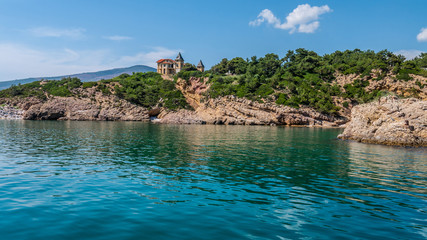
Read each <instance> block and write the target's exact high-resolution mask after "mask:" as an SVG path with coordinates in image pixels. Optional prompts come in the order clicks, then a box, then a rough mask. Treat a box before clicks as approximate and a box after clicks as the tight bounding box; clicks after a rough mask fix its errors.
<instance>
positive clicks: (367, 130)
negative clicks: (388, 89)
mask: <svg viewBox="0 0 427 240" xmlns="http://www.w3.org/2000/svg"><path fill="white" fill-rule="evenodd" d="M338 138H340V139H350V140H356V141H359V142H366V143H378V144H386V145H402V146H424V147H425V146H427V101H423V100H419V99H415V98H408V99H398V98H397V97H394V96H388V97H383V98H380V99H379V100H378V101H376V102H372V103H368V104H363V105H359V106H355V107H354V108H353V109H352V112H351V122H350V123H349V124H348V126H347V127H346V128H345V130H344V132H343V133H342V134H340V135H339V136H338Z"/></svg>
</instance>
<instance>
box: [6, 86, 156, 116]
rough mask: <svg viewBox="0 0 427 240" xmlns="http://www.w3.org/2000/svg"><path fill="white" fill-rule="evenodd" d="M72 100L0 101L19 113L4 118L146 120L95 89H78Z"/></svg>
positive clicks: (143, 111) (123, 102)
mask: <svg viewBox="0 0 427 240" xmlns="http://www.w3.org/2000/svg"><path fill="white" fill-rule="evenodd" d="M76 91H77V92H75V94H76V97H53V96H51V97H49V98H47V99H46V100H41V99H38V98H31V97H30V98H11V99H0V103H2V104H4V105H5V106H9V107H8V108H10V107H11V106H14V107H13V108H17V109H20V112H19V113H17V114H15V116H12V115H11V114H4V118H8V119H17V118H22V119H24V120H77V121H95V120H101V121H102V120H105V121H143V120H149V111H148V109H146V108H144V107H141V106H138V105H135V104H132V103H130V102H128V101H126V100H123V99H119V98H118V97H116V96H114V95H104V94H102V92H100V91H97V90H96V89H95V88H89V89H78V90H76Z"/></svg>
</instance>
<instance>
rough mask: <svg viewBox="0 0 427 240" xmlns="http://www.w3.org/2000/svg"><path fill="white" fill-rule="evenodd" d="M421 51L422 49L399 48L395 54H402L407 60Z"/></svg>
mask: <svg viewBox="0 0 427 240" xmlns="http://www.w3.org/2000/svg"><path fill="white" fill-rule="evenodd" d="M421 53H423V51H421V50H415V49H414V50H399V51H397V52H395V54H398V55H402V56H404V57H405V58H406V59H408V60H411V59H414V58H415V57H418V56H420V54H421Z"/></svg>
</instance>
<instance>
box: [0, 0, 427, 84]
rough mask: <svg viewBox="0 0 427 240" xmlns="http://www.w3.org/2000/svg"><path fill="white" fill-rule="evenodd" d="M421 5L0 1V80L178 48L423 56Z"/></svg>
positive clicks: (394, 0)
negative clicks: (385, 52) (357, 51)
mask: <svg viewBox="0 0 427 240" xmlns="http://www.w3.org/2000/svg"><path fill="white" fill-rule="evenodd" d="M426 12H427V1H426V0H411V1H401V0H388V1H384V0H375V1H373V0H359V1H343V0H336V1H293V0H287V1H285V0H263V1H260V0H258V1H251V0H241V1H240V0H232V1H231V0H227V1H224V0H215V1H200V0H199V1H193V0H185V1H176V0H163V1H158V0H152V1H151V0H144V1H133V0H121V1H119V0H91V1H88V0H73V1H58V0H25V1H24V0H0V81H2V80H12V79H19V78H25V77H40V76H54V75H64V74H72V73H80V72H87V71H97V70H103V69H109V68H114V67H128V66H132V65H136V64H144V65H151V66H154V65H155V60H156V59H159V58H174V57H175V56H176V54H177V53H178V51H181V52H182V54H183V57H184V59H185V60H186V61H187V62H191V63H194V64H197V62H198V61H199V60H200V59H202V60H203V62H204V63H205V65H206V66H207V67H208V68H209V67H210V66H212V65H213V64H216V63H218V62H219V61H220V60H221V59H222V58H233V57H236V56H240V57H244V58H246V57H251V56H254V55H256V56H263V55H265V54H266V53H271V52H273V53H277V54H279V55H280V56H283V55H284V54H285V53H286V52H287V50H289V49H291V50H292V49H296V48H300V47H302V48H306V49H310V50H314V51H316V52H318V53H319V54H325V53H331V52H333V51H335V50H345V49H354V48H359V49H363V50H366V49H372V50H375V51H378V50H382V49H388V50H390V51H393V52H399V53H403V54H404V55H407V56H414V55H417V54H419V53H420V52H426V51H427V14H426Z"/></svg>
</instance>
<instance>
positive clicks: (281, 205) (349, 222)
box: [0, 121, 427, 239]
mask: <svg viewBox="0 0 427 240" xmlns="http://www.w3.org/2000/svg"><path fill="white" fill-rule="evenodd" d="M340 131H341V130H338V129H309V128H284V127H265V126H264V127H257V126H201V125H196V126H193V125H153V124H149V123H139V122H48V121H44V122H34V121H0V213H1V214H2V216H4V217H3V218H2V219H1V220H0V236H7V238H11V239H12V238H13V239H25V238H28V236H31V238H32V239H37V238H40V239H41V238H43V239H45V238H49V239H51V238H57V239H64V238H69V239H75V238H94V237H98V238H101V239H110V238H111V239H117V238H142V237H144V238H147V237H148V238H153V239H171V238H173V239H200V238H203V239H233V238H235V239H245V238H248V239H300V238H301V239H302V238H307V237H308V238H356V239H357V238H359V239H378V238H382V239H387V238H389V239H393V238H396V237H397V238H402V239H423V238H425V237H427V227H426V226H427V221H426V220H425V219H427V217H426V212H427V207H425V206H427V204H426V200H427V197H426V190H425V189H426V187H427V160H426V159H427V151H426V149H422V148H421V149H415V148H400V147H387V146H379V145H367V144H361V143H355V142H346V141H339V140H336V136H337V135H338V133H339V132H340Z"/></svg>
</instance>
